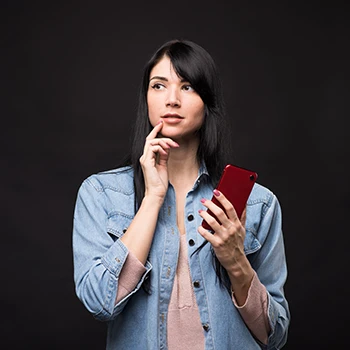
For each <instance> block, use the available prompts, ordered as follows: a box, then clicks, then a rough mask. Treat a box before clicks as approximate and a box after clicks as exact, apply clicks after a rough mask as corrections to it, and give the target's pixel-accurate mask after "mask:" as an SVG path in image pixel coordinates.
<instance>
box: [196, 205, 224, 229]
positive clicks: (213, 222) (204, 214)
mask: <svg viewBox="0 0 350 350" xmlns="http://www.w3.org/2000/svg"><path fill="white" fill-rule="evenodd" d="M198 213H199V215H200V216H201V217H202V219H204V220H205V221H206V222H207V224H208V225H209V226H210V227H211V228H212V230H213V231H214V232H217V231H218V230H219V229H220V222H218V221H217V220H216V218H215V217H213V216H212V215H210V214H209V213H208V211H206V210H199V211H198ZM203 229H204V230H205V228H204V227H203ZM208 232H209V231H208Z"/></svg>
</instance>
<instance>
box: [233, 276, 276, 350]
mask: <svg viewBox="0 0 350 350" xmlns="http://www.w3.org/2000/svg"><path fill="white" fill-rule="evenodd" d="M232 300H233V303H234V304H235V306H236V308H237V309H238V311H239V313H240V314H241V316H242V318H243V320H244V322H245V324H246V325H247V327H248V328H249V330H250V331H251V333H252V334H253V335H254V337H255V338H256V339H258V340H259V341H260V342H262V343H263V344H267V340H268V335H269V332H270V326H269V321H268V297H267V291H266V288H265V286H264V285H263V284H262V283H261V282H260V280H259V278H258V276H257V274H256V273H255V272H254V277H253V280H252V283H251V285H250V288H249V291H248V297H247V300H246V302H245V304H244V305H242V306H238V305H237V302H236V299H235V296H234V293H232Z"/></svg>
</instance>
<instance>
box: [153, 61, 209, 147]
mask: <svg viewBox="0 0 350 350" xmlns="http://www.w3.org/2000/svg"><path fill="white" fill-rule="evenodd" d="M149 79H150V80H149V87H148V91H147V104H148V115H149V119H150V122H151V124H152V125H153V126H155V125H156V124H157V123H158V122H159V120H162V121H163V127H162V130H161V133H162V135H163V136H164V137H170V138H172V139H174V140H180V139H186V138H191V137H193V135H194V134H195V132H196V131H197V130H198V129H200V127H201V126H202V124H203V120H204V103H203V101H202V99H201V98H200V96H199V95H198V94H197V92H196V91H194V90H193V88H192V87H191V85H190V84H189V83H188V82H186V81H184V80H182V78H181V77H178V76H177V74H176V72H175V70H174V68H173V66H172V64H171V62H170V59H169V58H168V57H167V56H164V57H163V58H162V60H161V61H159V63H158V64H157V65H155V66H154V67H153V69H152V71H151V73H150V77H149Z"/></svg>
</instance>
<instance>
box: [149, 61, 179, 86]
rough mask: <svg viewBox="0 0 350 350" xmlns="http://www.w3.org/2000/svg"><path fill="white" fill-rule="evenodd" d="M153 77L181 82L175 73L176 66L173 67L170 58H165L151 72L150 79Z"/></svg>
mask: <svg viewBox="0 0 350 350" xmlns="http://www.w3.org/2000/svg"><path fill="white" fill-rule="evenodd" d="M153 76H161V77H164V78H168V79H170V78H171V79H174V80H179V79H180V77H179V76H178V75H177V73H176V72H175V69H174V66H173V65H172V63H171V61H170V58H169V57H168V56H164V57H163V58H162V59H161V60H160V61H159V62H158V63H157V64H156V65H155V66H154V67H153V68H152V70H151V73H150V79H152V77H153Z"/></svg>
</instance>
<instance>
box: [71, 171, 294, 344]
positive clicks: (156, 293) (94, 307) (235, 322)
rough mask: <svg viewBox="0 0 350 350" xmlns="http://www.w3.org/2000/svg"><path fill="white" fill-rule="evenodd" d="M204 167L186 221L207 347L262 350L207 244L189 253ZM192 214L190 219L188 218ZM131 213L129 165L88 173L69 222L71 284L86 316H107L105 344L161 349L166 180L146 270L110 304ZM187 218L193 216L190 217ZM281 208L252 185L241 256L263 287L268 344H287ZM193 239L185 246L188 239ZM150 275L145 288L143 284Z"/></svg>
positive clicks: (167, 285) (172, 235)
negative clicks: (221, 280) (216, 268)
mask: <svg viewBox="0 0 350 350" xmlns="http://www.w3.org/2000/svg"><path fill="white" fill-rule="evenodd" d="M208 176H209V175H208V174H207V171H206V169H205V167H201V169H200V171H199V175H198V178H197V181H196V182H195V184H194V186H193V188H192V190H191V191H190V192H189V193H188V194H187V197H186V204H185V215H186V220H185V225H186V235H187V241H188V242H190V241H191V240H193V242H194V245H191V244H189V245H188V254H189V266H190V272H191V277H192V281H193V282H195V281H196V282H197V283H195V284H194V286H193V289H194V293H195V296H196V300H197V304H198V308H199V312H200V319H201V322H202V324H203V332H204V335H205V349H207V350H209V349H216V350H231V349H237V350H250V349H252V350H253V349H261V348H264V347H263V346H262V345H260V344H259V343H258V342H257V341H256V340H255V339H254V337H253V336H252V335H251V333H250V332H249V330H248V328H247V327H246V325H245V324H244V322H243V320H242V318H241V316H240V314H239V311H238V310H237V309H236V307H235V305H234V304H233V302H232V299H231V295H230V294H229V293H228V291H227V290H226V289H225V288H222V287H221V286H220V285H219V283H218V281H217V278H216V274H215V271H214V268H213V264H212V253H211V251H210V244H207V245H206V246H205V247H204V248H203V249H202V250H201V251H200V252H199V253H196V254H193V255H192V256H191V254H192V253H193V252H194V251H195V250H196V248H197V247H198V246H199V245H200V244H201V243H202V242H203V238H202V236H201V235H200V234H199V233H198V232H197V228H198V226H199V225H200V224H201V220H202V219H201V217H200V216H199V214H198V210H199V209H205V208H204V207H203V206H202V204H201V202H200V199H201V198H208V199H210V198H211V197H212V190H213V188H212V186H211V185H210V184H209V181H208V180H209V178H208ZM192 216H193V218H192ZM133 217H134V187H133V171H132V169H131V168H128V167H125V168H119V169H116V170H111V171H107V172H102V173H98V174H95V175H92V176H90V177H88V178H87V179H86V180H85V181H84V182H83V183H82V185H81V187H80V188H79V191H78V195H77V200H76V206H75V212H74V224H73V257H74V281H75V286H76V293H77V296H78V298H79V299H80V300H81V301H82V303H83V304H84V305H85V307H86V308H87V309H88V310H89V311H90V312H91V313H92V315H93V316H94V317H95V318H96V319H98V320H100V321H106V322H107V325H108V329H107V349H110V350H112V349H113V350H115V349H122V350H128V349H132V350H138V349H140V350H146V349H149V350H156V349H166V348H167V344H166V330H167V326H166V325H167V309H168V304H169V298H170V295H171V291H172V286H173V281H174V276H175V272H176V266H177V260H178V253H179V232H178V229H177V225H176V204H175V192H174V189H173V187H172V186H171V185H169V189H168V192H167V195H166V198H165V200H164V204H163V206H162V208H161V210H160V213H159V218H158V223H157V227H156V232H155V234H154V239H153V243H152V247H151V250H150V253H149V258H148V261H147V263H146V265H145V267H146V269H147V271H146V272H145V274H144V275H143V276H142V278H141V280H140V281H139V283H138V285H137V286H136V288H135V290H133V291H132V292H131V293H130V294H129V295H127V296H126V297H125V298H124V299H123V300H121V301H120V302H119V303H118V304H117V305H115V299H116V295H117V290H118V281H119V275H120V271H121V269H122V267H123V264H124V262H125V259H126V257H127V255H128V249H127V248H126V246H125V245H124V244H123V243H122V242H121V240H120V239H119V238H120V237H121V236H122V235H123V233H124V232H125V230H127V228H128V226H129V225H130V223H131V221H132V219H133ZM191 219H192V220H191ZM281 227H282V222H281V210H280V205H279V203H278V200H277V198H276V196H275V195H274V194H273V193H272V192H271V191H269V190H268V189H267V188H265V187H263V186H261V185H259V184H255V185H254V188H253V191H252V193H251V195H250V197H249V200H248V203H247V219H246V239H245V243H244V246H245V253H246V255H247V257H248V258H249V261H250V263H251V264H252V267H253V268H254V270H255V271H256V273H257V275H258V277H259V279H260V281H261V282H262V283H263V284H264V285H265V286H266V288H267V291H268V305H269V306H268V317H269V322H270V326H271V334H270V336H269V343H268V346H267V347H266V348H267V349H280V348H281V347H282V346H283V345H284V344H285V342H286V339H287V332H288V326H289V320H290V313H289V307H288V303H287V300H286V299H285V296H284V290H283V286H284V283H285V281H286V278H287V266H286V258H285V250H284V242H283V235H282V229H281ZM193 242H192V241H191V243H192V244H193ZM149 274H151V278H150V292H149V294H147V293H146V292H145V291H144V289H143V288H142V287H141V285H142V283H143V282H144V280H145V278H148V275H149Z"/></svg>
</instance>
